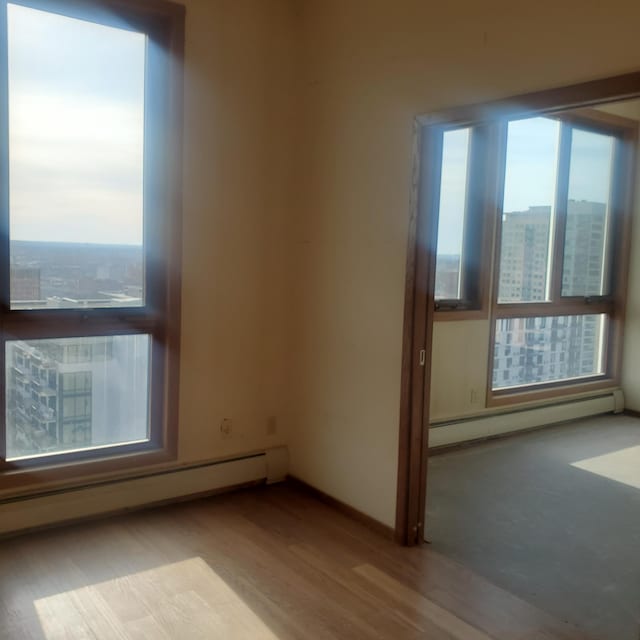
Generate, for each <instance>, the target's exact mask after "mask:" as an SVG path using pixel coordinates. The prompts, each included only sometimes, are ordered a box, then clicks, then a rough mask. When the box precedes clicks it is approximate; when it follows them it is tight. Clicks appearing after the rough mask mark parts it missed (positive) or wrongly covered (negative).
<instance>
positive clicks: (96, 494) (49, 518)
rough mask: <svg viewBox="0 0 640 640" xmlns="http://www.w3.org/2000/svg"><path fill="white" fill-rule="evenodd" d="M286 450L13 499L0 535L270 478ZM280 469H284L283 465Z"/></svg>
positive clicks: (1, 514) (0, 520) (0, 512)
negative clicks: (273, 462)
mask: <svg viewBox="0 0 640 640" xmlns="http://www.w3.org/2000/svg"><path fill="white" fill-rule="evenodd" d="M274 455H275V456H276V457H277V458H279V459H281V458H282V456H283V454H282V453H281V452H276V453H275V454H274V453H273V452H272V453H269V454H267V453H259V454H255V455H250V456H245V457H242V458H238V459H236V460H228V461H224V462H212V463H210V464H200V465H197V466H191V467H185V468H178V469H171V470H166V471H163V472H159V473H155V474H150V475H146V476H141V477H137V478H133V479H120V480H116V481H112V482H108V481H107V482H103V483H100V484H97V485H93V486H87V487H75V488H73V489H71V490H60V491H54V492H49V493H47V494H44V495H38V496H33V497H24V498H19V499H9V500H6V501H4V502H2V503H0V535H1V534H9V533H15V532H19V531H23V530H27V529H33V528H39V527H44V526H49V525H54V524H58V523H62V522H65V521H73V520H78V519H82V518H89V517H94V516H99V515H101V514H108V513H112V512H117V511H124V510H128V509H136V508H140V507H143V506H145V505H149V504H154V503H160V502H166V501H172V500H178V499H180V498H184V497H188V496H194V495H199V494H206V493H207V492H215V491H216V490H220V489H225V488H228V487H235V486H239V485H243V484H250V483H252V482H259V481H261V480H267V479H268V477H269V473H268V464H267V459H268V458H273V457H274ZM278 471H279V472H280V473H282V471H281V470H280V469H278Z"/></svg>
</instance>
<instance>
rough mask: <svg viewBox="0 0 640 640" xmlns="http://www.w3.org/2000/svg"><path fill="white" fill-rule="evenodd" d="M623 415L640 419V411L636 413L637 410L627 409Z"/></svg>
mask: <svg viewBox="0 0 640 640" xmlns="http://www.w3.org/2000/svg"><path fill="white" fill-rule="evenodd" d="M622 413H623V414H624V415H625V416H631V417H632V418H640V411H636V410H635V409H625V410H624V411H623V412H622Z"/></svg>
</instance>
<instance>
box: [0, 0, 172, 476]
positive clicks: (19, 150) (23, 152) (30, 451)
mask: <svg viewBox="0 0 640 640" xmlns="http://www.w3.org/2000/svg"><path fill="white" fill-rule="evenodd" d="M0 23H2V26H3V28H2V29H0V33H5V34H6V39H5V40H4V41H3V42H0V52H1V53H2V55H1V56H0V75H1V76H2V77H3V79H4V84H5V86H6V92H5V93H3V94H2V95H3V96H4V103H3V104H0V128H1V130H2V133H3V135H2V136H0V140H2V141H3V142H2V144H3V145H4V151H3V153H1V154H0V158H3V159H5V161H4V162H2V164H0V180H1V181H2V185H1V189H0V192H1V193H2V194H3V200H2V209H1V210H0V213H1V216H0V225H1V227H2V234H0V237H1V238H2V240H1V241H2V242H3V243H4V246H3V247H2V249H3V251H1V252H0V256H4V260H0V285H1V286H0V296H1V298H2V299H1V300H0V302H1V303H2V304H1V308H0V314H1V318H0V320H1V323H2V326H3V329H4V330H3V332H2V334H1V336H0V338H1V340H2V349H0V352H1V355H0V357H1V358H3V359H4V360H3V362H4V367H2V369H1V370H2V371H3V373H4V379H3V384H2V394H0V397H1V398H3V400H4V408H3V410H1V411H0V413H2V414H3V416H4V419H3V421H2V424H3V428H2V429H1V430H0V432H1V433H0V469H2V468H3V467H4V468H5V469H11V470H14V471H15V470H20V469H21V468H23V467H25V468H27V469H28V468H30V467H32V466H33V465H36V464H37V465H40V464H43V465H47V466H48V467H49V468H51V467H52V466H53V467H55V466H56V465H57V464H58V463H64V465H65V468H66V470H67V471H66V472H68V469H69V468H70V467H69V463H71V468H73V466H74V465H75V467H76V468H77V469H78V472H79V473H87V471H89V472H91V471H92V470H96V471H98V470H101V469H104V470H107V469H108V468H109V467H108V463H109V461H110V460H113V459H114V458H122V456H124V455H125V454H126V456H127V459H128V460H130V461H131V464H140V463H141V462H142V461H144V460H148V461H149V462H152V461H156V460H159V459H161V458H162V459H164V458H167V457H171V456H172V455H174V454H173V450H172V448H173V441H174V437H173V435H172V426H173V425H172V424H171V421H172V415H173V413H174V411H175V403H176V400H177V398H176V395H175V394H176V388H177V387H176V385H175V381H174V380H173V376H174V375H175V373H174V371H175V369H176V357H177V349H176V346H177V332H178V328H179V306H178V304H177V303H178V302H179V281H178V279H177V277H176V275H177V273H178V264H179V244H178V240H179V229H180V215H179V206H178V202H179V190H180V180H179V175H180V165H179V162H180V142H181V140H180V130H181V123H180V117H181V110H180V101H181V87H180V75H181V72H180V61H181V51H182V46H183V31H184V9H183V8H182V7H180V6H178V5H174V4H172V3H169V2H163V1H162V0H149V2H139V1H136V2H131V3H130V4H127V3H123V2H115V1H114V2H111V1H110V0H104V1H102V0H101V1H100V2H98V1H93V0H87V1H86V2H75V1H71V0H46V1H45V0H10V1H6V0H2V1H0ZM98 463H99V464H98ZM120 466H121V465H120ZM18 475H19V474H18ZM12 476H15V477H17V476H16V474H15V473H14V474H12Z"/></svg>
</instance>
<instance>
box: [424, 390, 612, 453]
mask: <svg viewBox="0 0 640 640" xmlns="http://www.w3.org/2000/svg"><path fill="white" fill-rule="evenodd" d="M623 409H624V399H623V396H622V391H620V390H619V389H616V390H614V391H609V392H607V393H606V394H600V395H597V396H594V397H589V398H580V399H573V400H569V401H567V400H565V401H562V402H555V403H553V404H545V405H543V406H537V407H527V408H518V409H512V410H510V411H504V410H503V411H500V412H495V413H484V414H482V415H476V416H472V417H468V418H461V419H458V420H451V421H446V422H445V421H443V422H437V423H433V424H431V425H430V427H429V447H430V448H437V447H446V446H450V445H454V444H460V443H463V442H471V441H474V440H484V439H487V438H492V437H496V436H499V435H503V434H508V433H512V432H516V431H524V430H526V429H534V428H536V427H541V426H544V425H548V424H557V423H559V422H568V421H570V420H576V419H578V418H586V417H588V416H595V415H600V414H603V413H610V412H615V413H620V412H622V411H623Z"/></svg>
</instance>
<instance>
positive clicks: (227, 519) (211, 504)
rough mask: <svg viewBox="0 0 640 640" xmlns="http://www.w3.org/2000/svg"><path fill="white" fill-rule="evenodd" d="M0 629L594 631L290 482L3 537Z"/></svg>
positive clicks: (268, 637)
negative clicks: (387, 534)
mask: <svg viewBox="0 0 640 640" xmlns="http://www.w3.org/2000/svg"><path fill="white" fill-rule="evenodd" d="M0 621H1V623H0V638H3V639H4V640H27V639H29V638H30V639H38V640H44V639H46V640H52V639H56V640H57V639H58V638H65V640H74V639H76V638H98V639H103V638H104V639H108V640H111V639H114V638H116V639H119V640H121V639H140V640H149V639H153V640H167V639H168V638H169V639H174V638H176V639H179V640H190V639H192V638H202V639H206V640H211V639H214V638H215V639H218V638H219V639H220V640H289V639H296V640H297V639H300V640H349V639H351V638H358V639H369V638H371V639H374V638H375V639H378V640H404V639H407V640H419V639H420V640H424V639H428V640H444V639H448V640H451V639H452V638H453V639H457V640H492V639H493V640H534V639H535V640H545V639H547V640H550V639H552V638H560V639H565V640H572V639H573V640H584V635H583V634H581V633H576V632H575V630H573V629H572V628H571V627H570V625H566V624H564V623H560V622H558V621H556V620H554V619H553V618H551V616H549V615H548V614H545V613H543V612H541V611H538V610H536V609H535V608H533V607H532V606H531V605H529V604H527V603H525V602H523V601H522V600H520V599H518V598H516V597H514V596H512V595H510V594H508V593H506V592H505V591H503V590H501V589H499V588H497V587H495V586H493V585H491V584H489V583H488V582H486V581H485V580H483V579H480V578H477V577H476V576H474V575H473V574H472V573H471V572H470V571H469V570H468V569H465V568H463V567H460V566H459V565H458V564H456V563H455V562H453V561H451V560H448V559H446V558H443V557H442V556H440V555H439V554H437V553H434V552H433V551H432V550H431V549H429V548H428V547H427V546H424V547H422V548H413V549H407V548H402V547H399V546H397V545H395V544H394V543H392V542H391V541H389V540H386V539H384V538H382V537H380V536H379V535H378V534H375V533H372V532H371V531H369V530H368V529H366V528H364V527H363V526H361V525H360V524H358V523H357V522H354V521H353V520H350V519H349V518H347V517H345V516H343V515H341V514H340V513H338V512H336V511H335V510H333V509H331V508H329V507H327V506H325V505H323V504H321V503H319V502H317V501H315V500H314V499H313V498H310V497H309V496H308V495H307V494H305V493H304V492H302V491H300V490H299V489H297V488H295V487H292V486H289V485H278V486H273V487H269V488H258V489H253V490H248V491H243V492H237V493H233V494H227V495H225V496H218V497H216V498H210V499H206V500H199V501H195V502H191V503H183V504H180V505H174V506H170V507H164V508H158V509H153V510H148V511H143V512H138V513H134V514H130V515H126V516H121V517H114V518H110V519H108V520H101V521H96V522H92V523H87V524H83V525H75V526H70V527H66V528H61V529H55V530H51V531H43V532H40V533H36V534H32V535H25V536H21V537H17V538H12V539H6V540H3V541H1V542H0Z"/></svg>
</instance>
